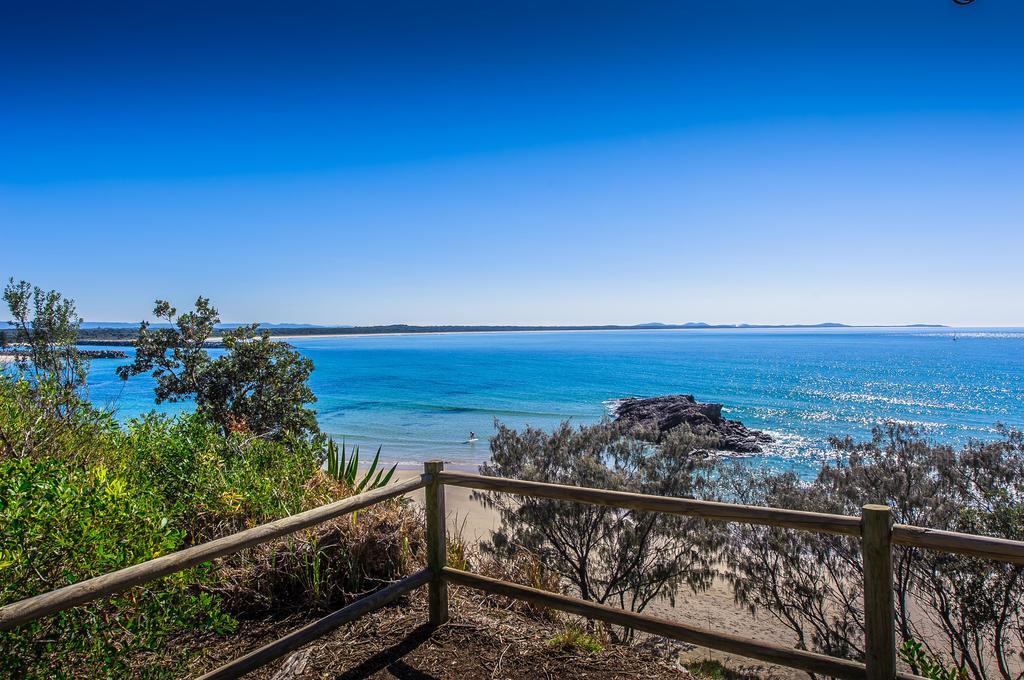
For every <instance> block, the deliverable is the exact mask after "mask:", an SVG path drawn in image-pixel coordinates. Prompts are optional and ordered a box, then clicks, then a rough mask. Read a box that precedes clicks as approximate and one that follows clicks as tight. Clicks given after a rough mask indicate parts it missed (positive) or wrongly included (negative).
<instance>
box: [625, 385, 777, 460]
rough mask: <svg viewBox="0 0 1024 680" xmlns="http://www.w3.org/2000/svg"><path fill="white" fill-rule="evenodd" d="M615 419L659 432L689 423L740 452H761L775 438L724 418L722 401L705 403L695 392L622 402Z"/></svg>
mask: <svg viewBox="0 0 1024 680" xmlns="http://www.w3.org/2000/svg"><path fill="white" fill-rule="evenodd" d="M614 415H615V421H616V422H622V423H632V424H636V425H644V426H653V427H656V428H657V429H658V432H659V433H662V434H663V433H665V432H668V431H669V430H671V429H673V428H675V427H679V426H680V425H688V426H689V427H690V429H692V430H694V431H696V432H704V433H707V434H712V435H715V436H717V437H718V439H719V448H721V449H724V450H726V451H736V452H738V453H760V452H761V450H762V448H761V445H762V444H769V443H771V442H772V441H773V439H772V437H771V435H769V434H767V433H765V432H761V431H760V430H752V429H750V428H748V427H747V426H745V425H744V424H743V423H741V422H740V421H738V420H729V419H727V418H723V417H722V405H721V404H702V403H700V402H698V401H697V400H696V399H694V397H693V395H692V394H673V395H669V396H665V397H651V398H649V399H636V398H633V397H630V398H628V399H623V400H622V401H620V402H619V403H618V404H617V405H616V407H615V409H614Z"/></svg>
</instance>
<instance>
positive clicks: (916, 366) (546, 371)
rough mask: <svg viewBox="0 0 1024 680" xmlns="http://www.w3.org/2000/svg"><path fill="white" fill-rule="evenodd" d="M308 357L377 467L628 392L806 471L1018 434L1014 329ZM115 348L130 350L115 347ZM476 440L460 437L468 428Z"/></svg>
mask: <svg viewBox="0 0 1024 680" xmlns="http://www.w3.org/2000/svg"><path fill="white" fill-rule="evenodd" d="M288 341H289V342H290V343H292V344H293V345H294V346H295V347H296V348H297V349H298V350H299V351H300V352H302V353H303V354H304V355H306V356H308V357H309V358H311V359H312V360H313V362H314V363H315V365H316V370H315V371H314V373H313V377H312V379H311V384H312V387H313V390H314V392H315V393H316V395H317V398H318V401H317V403H316V405H315V408H316V409H317V411H318V415H319V420H320V424H321V427H322V428H323V429H324V430H325V431H326V432H329V433H331V434H332V435H335V436H336V437H338V438H339V439H340V438H344V439H345V440H346V441H347V442H349V443H350V444H359V445H361V446H362V447H363V448H364V450H365V449H367V448H371V447H372V448H373V449H374V450H375V449H376V447H377V446H378V445H379V446H382V447H383V450H382V453H381V457H382V459H384V460H386V461H388V462H389V463H390V462H402V463H411V462H419V461H423V460H427V459H431V458H442V459H444V460H447V461H450V462H452V463H455V464H458V465H463V466H472V465H475V464H478V463H480V462H482V461H484V460H486V459H487V457H488V455H489V452H488V445H487V439H488V437H489V435H490V434H491V433H492V432H493V424H494V420H495V419H498V420H500V421H502V422H504V423H506V424H509V425H512V426H516V427H522V426H524V425H527V424H529V425H533V426H537V427H543V428H550V427H552V426H554V425H556V424H557V423H559V422H560V421H562V420H570V421H572V422H573V423H577V424H583V423H593V422H596V421H599V420H600V419H601V418H603V417H607V416H608V414H609V412H610V409H611V408H612V406H613V404H614V402H615V400H617V399H621V398H623V397H628V396H656V395H662V394H674V393H686V394H693V395H695V396H696V397H697V399H698V400H700V401H711V402H720V403H722V404H724V405H725V408H724V413H725V414H726V416H727V417H729V418H732V419H738V420H741V421H743V423H745V424H746V425H748V426H749V427H754V428H758V429H763V430H766V431H768V432H770V433H771V434H773V435H774V436H775V437H776V443H775V444H773V445H770V447H769V449H768V450H767V451H765V452H764V453H763V454H757V455H754V456H752V457H751V461H752V462H754V463H757V464H759V465H764V466H768V467H770V468H773V469H780V470H781V469H786V470H794V471H796V472H798V473H799V474H801V475H803V476H807V475H811V474H813V473H814V471H815V470H817V469H818V468H819V467H820V465H821V463H822V461H823V460H825V459H827V458H828V457H829V456H832V455H834V454H833V453H831V452H830V450H829V446H828V443H827V442H828V437H829V436H831V435H839V436H846V435H850V436H853V437H854V438H867V437H869V436H870V432H871V428H872V427H873V426H875V425H877V424H881V423H883V422H885V421H886V420H897V421H901V422H905V423H910V424H913V425H915V426H917V427H919V428H920V429H921V430H922V431H923V432H924V433H925V435H926V436H928V437H929V438H931V439H933V440H935V441H942V442H950V443H954V444H959V443H963V442H965V441H967V440H968V439H969V438H972V437H975V438H992V437H995V436H998V433H997V430H996V426H997V423H1003V424H1005V425H1007V426H1011V427H1018V428H1024V329H1019V328H1017V329H1010V328H992V329H981V328H969V329H968V328H964V329H952V328H870V329H867V328H841V329H832V328H830V329H772V330H760V329H736V330H717V329H716V330H707V329H701V330H628V331H625V330H620V331H582V332H509V333H457V334H423V335H390V336H363V337H353V336H349V337H321V338H309V337H306V338H297V339H289V340H288ZM125 349H126V351H128V352H129V353H130V352H131V349H130V348H125ZM124 362H125V361H124V360H114V359H106V360H96V361H93V362H92V367H91V371H90V376H89V390H90V397H91V398H92V400H93V401H94V402H95V403H97V404H99V405H106V406H109V407H110V408H113V409H115V411H116V413H117V415H118V417H120V418H122V419H129V418H132V417H134V416H137V415H138V414H140V413H143V412H146V411H149V410H151V409H154V408H160V409H162V410H166V411H171V412H173V411H175V410H180V409H183V408H189V405H188V404H170V405H162V406H160V407H156V405H155V404H154V401H153V392H152V380H151V379H150V378H148V377H145V376H142V377H137V378H133V379H132V380H130V381H128V382H127V383H125V382H123V381H121V380H120V379H119V378H118V377H117V375H116V373H115V372H114V369H115V368H116V366H118V365H120V364H121V363H124ZM471 431H472V432H475V433H476V434H477V436H478V437H479V440H478V441H476V442H467V439H468V438H469V437H468V435H469V433H470V432H471Z"/></svg>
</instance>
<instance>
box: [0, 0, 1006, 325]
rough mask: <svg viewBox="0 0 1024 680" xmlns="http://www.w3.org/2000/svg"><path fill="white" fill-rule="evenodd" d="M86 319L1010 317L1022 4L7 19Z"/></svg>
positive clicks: (15, 77) (0, 44)
mask: <svg viewBox="0 0 1024 680" xmlns="http://www.w3.org/2000/svg"><path fill="white" fill-rule="evenodd" d="M0 9H2V13H0V232H2V235H0V275H2V276H3V277H4V278H5V279H6V277H7V276H14V277H16V278H25V279H29V280H31V281H33V282H34V283H37V284H39V285H42V286H44V287H46V288H57V289H60V290H62V291H64V292H65V293H66V294H68V295H70V296H71V297H74V298H75V299H77V301H78V304H79V310H80V311H81V313H82V314H83V315H84V316H85V317H86V318H87V319H90V320H138V319H140V318H143V317H145V316H147V315H148V312H149V311H150V309H151V307H152V300H153V299H154V298H156V297H167V298H170V299H171V300H172V301H173V302H175V303H177V304H178V305H179V307H184V306H187V303H188V301H190V300H192V299H194V298H195V296H196V295H198V294H204V295H207V296H210V297H211V298H213V300H214V302H215V304H217V305H218V306H219V307H220V309H221V311H222V316H223V317H224V319H225V320H227V321H243V320H254V319H258V320H263V321H271V322H310V323H345V324H376V323H391V322H406V323H421V324H434V323H474V324H476V323H479V324H488V323H528V324H533V323H539V324H575V323H637V322H647V321H663V322H684V321H707V322H750V323H797V322H820V321H842V322H846V323H864V324H872V323H879V324H885V323H914V322H937V323H948V324H965V325H989V324H992V325H1024V264H1022V255H1024V38H1022V36H1024V2H1021V1H1020V0H977V1H976V2H975V3H974V4H973V5H971V6H967V7H960V6H957V5H955V4H954V3H953V2H952V0H900V1H899V2H895V1H891V0H890V1H887V2H882V1H877V0H876V1H866V0H856V1H854V0H815V1H813V2H799V1H786V2H782V1H779V2H766V1H764V0H757V1H753V0H751V1H747V2H739V1H736V0H714V1H713V2H711V1H708V0H703V1H701V2H681V1H680V2H628V1H623V2H601V1H600V0H597V1H595V0H590V1H588V2H558V3H555V2H550V1H544V2H501V3H498V2H485V1H481V0H478V1H477V2H471V3H462V4H457V3H445V2H430V3H428V2H419V1H416V2H403V1H401V0H398V1H392V2H386V3H378V2H359V3H356V2H352V3H347V2H342V1H341V0H331V1H329V2H309V1H302V0H299V1H297V2H289V3H279V2H260V1H258V0H247V1H245V2H234V1H231V0H218V1H217V2H189V1H185V0H178V1H175V2H143V3H140V2H135V1H133V2H104V1H103V0H93V1H90V2H81V1H78V0H75V1H73V2H66V3H54V2H47V1H46V0H32V2H21V1H18V2H13V1H6V0H3V1H0Z"/></svg>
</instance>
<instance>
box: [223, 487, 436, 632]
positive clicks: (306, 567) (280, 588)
mask: <svg viewBox="0 0 1024 680" xmlns="http://www.w3.org/2000/svg"><path fill="white" fill-rule="evenodd" d="M423 546H424V530H423V524H422V522H421V520H420V519H419V517H418V516H417V514H416V512H415V511H414V510H413V509H412V507H411V506H410V504H409V503H408V502H403V501H389V502H387V503H379V504H377V505H375V506H372V507H370V508H367V509H366V510H363V511H360V512H359V513H357V514H356V515H346V516H344V517H339V518H337V519H335V520H332V521H330V522H326V523H324V524H321V525H318V526H316V527H313V528H311V529H308V530H306V531H302V532H299V533H297V534H294V535H292V536H289V537H286V538H283V539H281V540H278V541H274V542H271V543H267V544H264V545H260V546H256V547H255V548H252V549H250V550H246V551H243V552H241V553H239V554H237V555H234V556H232V557H230V558H226V559H225V560H224V561H223V562H222V563H221V564H220V565H219V569H218V577H219V579H218V580H219V583H218V586H217V588H216V593H217V594H218V595H219V596H220V597H221V599H222V602H223V604H224V608H225V610H226V611H228V612H230V613H231V614H233V615H234V616H236V617H240V618H251V617H260V616H266V615H274V616H275V617H282V616H286V615H288V614H291V613H293V612H294V611H296V610H297V609H300V608H301V609H310V608H312V609H313V610H317V611H324V610H328V609H336V608H338V607H339V606H342V605H343V604H344V603H345V602H348V601H350V600H351V599H353V596H356V595H359V594H362V593H365V592H369V591H372V590H376V589H377V588H379V587H380V586H381V585H382V584H386V583H389V582H391V581H395V580H397V579H399V578H401V577H402V576H403V575H405V574H408V573H411V572H412V571H414V570H415V569H416V568H418V566H419V565H420V564H422V561H423V557H422V556H423Z"/></svg>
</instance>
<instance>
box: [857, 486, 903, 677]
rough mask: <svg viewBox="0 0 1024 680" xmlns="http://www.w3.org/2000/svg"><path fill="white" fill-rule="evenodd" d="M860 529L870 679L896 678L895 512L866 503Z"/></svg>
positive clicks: (866, 647)
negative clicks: (893, 591) (894, 600)
mask: <svg viewBox="0 0 1024 680" xmlns="http://www.w3.org/2000/svg"><path fill="white" fill-rule="evenodd" d="M861 529H862V533H861V552H862V554H863V556H864V651H865V655H864V664H865V665H866V666H867V680H893V678H895V677H896V611H895V608H894V605H893V593H892V511H891V510H890V509H889V507H888V506H885V505H865V506H864V508H863V512H862V513H861Z"/></svg>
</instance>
